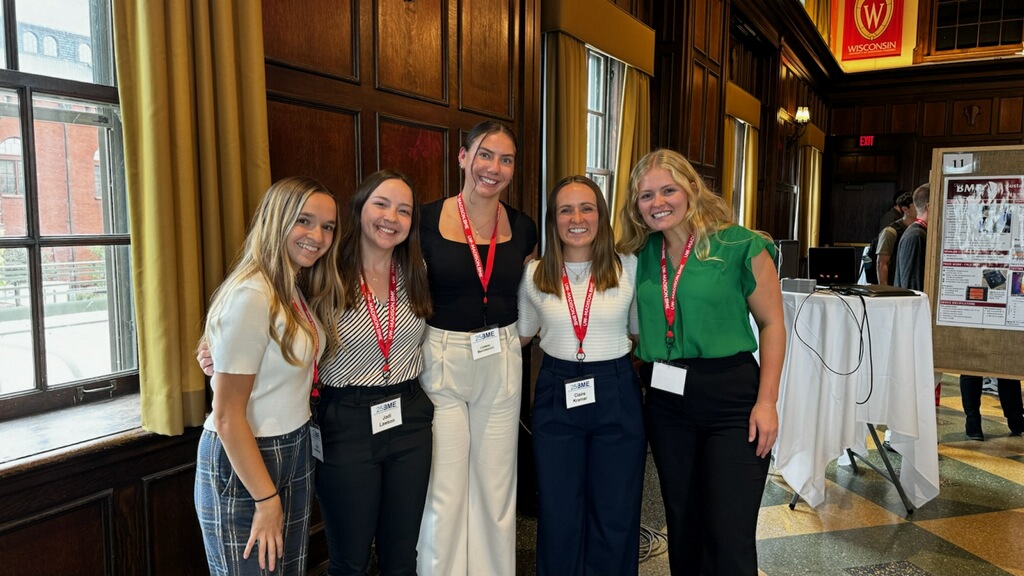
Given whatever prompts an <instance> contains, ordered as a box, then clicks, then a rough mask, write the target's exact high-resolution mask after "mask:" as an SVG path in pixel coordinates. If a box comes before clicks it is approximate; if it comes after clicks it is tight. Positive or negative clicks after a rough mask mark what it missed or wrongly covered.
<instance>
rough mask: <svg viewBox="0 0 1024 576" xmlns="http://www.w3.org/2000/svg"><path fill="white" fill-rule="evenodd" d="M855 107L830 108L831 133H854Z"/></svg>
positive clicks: (855, 131)
mask: <svg viewBox="0 0 1024 576" xmlns="http://www.w3.org/2000/svg"><path fill="white" fill-rule="evenodd" d="M856 114H857V109H856V108H835V109H833V110H832V134H856V133H857V130H856V128H855V127H856V125H857V124H856V122H855V119H856V117H857V116H856Z"/></svg>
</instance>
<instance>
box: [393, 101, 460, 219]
mask: <svg viewBox="0 0 1024 576" xmlns="http://www.w3.org/2000/svg"><path fill="white" fill-rule="evenodd" d="M377 151H378V157H377V163H378V167H379V168H393V169H398V170H399V171H401V172H402V173H404V174H405V175H406V176H407V177H408V178H409V180H410V181H411V182H412V184H413V187H414V189H415V191H416V196H417V198H418V199H419V201H420V202H429V201H431V200H437V199H439V198H444V197H445V195H446V194H445V191H446V190H448V172H447V170H446V167H447V166H448V164H449V162H448V158H447V156H448V155H447V151H448V131H447V130H446V129H445V128H443V127H439V126H429V125H425V124H420V123H416V122H411V121H408V120H403V119H399V118H392V117H388V116H385V115H379V116H378V118H377Z"/></svg>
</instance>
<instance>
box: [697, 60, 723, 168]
mask: <svg viewBox="0 0 1024 576" xmlns="http://www.w3.org/2000/svg"><path fill="white" fill-rule="evenodd" d="M720 85H721V82H719V78H718V75H717V74H714V73H709V74H708V90H707V111H708V112H707V115H706V122H705V123H704V125H703V127H704V130H703V131H704V154H702V155H701V156H702V158H703V159H704V165H705V166H711V167H715V166H718V133H719V131H718V126H719V125H721V124H722V123H723V121H722V119H721V115H720V114H719V106H718V103H719V98H720V95H721V94H722V93H723V91H722V90H721V88H720Z"/></svg>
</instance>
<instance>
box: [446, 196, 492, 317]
mask: <svg viewBox="0 0 1024 576" xmlns="http://www.w3.org/2000/svg"><path fill="white" fill-rule="evenodd" d="M455 202H456V204H458V206H459V219H460V220H462V232H463V233H464V234H465V235H466V243H467V244H469V252H470V254H472V255H473V264H474V265H476V275H477V278H480V285H481V286H483V288H484V305H486V304H487V285H488V284H490V282H491V272H493V271H494V252H495V250H494V246H495V245H496V244H497V243H498V222H500V221H501V203H500V202H499V203H498V213H497V215H496V216H495V217H494V232H493V233H492V234H491V245H490V249H489V250H488V251H487V268H486V269H485V268H484V266H483V263H482V262H481V261H480V251H479V250H477V248H476V240H475V239H474V238H473V227H472V226H471V225H470V223H469V216H468V215H467V214H466V203H465V202H464V201H463V200H462V194H459V195H458V196H456V197H455Z"/></svg>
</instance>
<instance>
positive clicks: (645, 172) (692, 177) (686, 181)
mask: <svg viewBox="0 0 1024 576" xmlns="http://www.w3.org/2000/svg"><path fill="white" fill-rule="evenodd" d="M620 221H621V222H622V226H623V229H622V236H621V239H620V242H619V245H618V250H619V252H621V253H632V254H636V256H637V275H636V282H637V290H636V298H637V311H638V316H639V324H640V344H639V346H638V348H637V350H636V354H637V355H638V356H639V357H640V359H641V360H643V361H644V362H647V363H650V367H649V368H650V385H651V388H650V389H649V390H648V393H647V396H646V400H645V406H644V411H645V419H646V424H647V436H648V438H649V440H650V443H651V451H652V453H653V455H654V462H655V465H656V466H657V467H658V475H659V477H660V479H661V492H662V498H663V499H664V502H665V511H666V518H667V521H668V539H669V564H670V567H671V571H672V573H673V574H705V575H706V574H728V575H739V574H751V575H752V574H756V573H757V549H756V537H755V536H756V535H755V533H756V528H757V513H758V509H759V507H760V502H761V495H762V492H763V491H764V484H765V480H766V478H767V474H768V455H769V453H770V452H771V448H772V445H773V444H774V443H775V436H776V433H777V431H778V414H777V413H776V410H775V402H776V400H777V398H778V389H779V377H780V375H781V372H782V362H783V356H784V353H785V337H786V334H785V328H784V327H783V316H782V293H781V291H780V289H779V282H778V277H777V276H776V272H775V267H774V265H773V263H772V256H773V255H774V252H775V246H774V245H773V244H772V243H771V241H769V240H768V239H766V238H765V237H763V236H762V235H760V234H757V233H755V232H751V231H750V230H747V229H746V228H743V227H741V226H737V225H735V224H733V223H732V222H731V216H730V210H729V207H728V205H726V203H725V202H724V201H723V200H722V199H721V198H720V197H719V196H717V195H715V194H714V193H713V192H711V190H709V189H708V187H707V185H705V184H704V182H703V180H702V179H701V177H700V175H699V174H698V173H697V171H696V170H694V168H693V166H691V165H690V163H689V162H687V161H686V159H685V158H683V156H682V155H680V154H679V153H678V152H674V151H671V150H657V151H654V152H651V153H650V154H648V155H647V156H645V157H644V158H642V159H641V160H640V162H639V163H638V164H637V165H636V167H634V168H633V172H632V174H631V175H630V181H629V199H628V200H627V202H626V204H625V206H624V207H623V209H622V214H621V220H620ZM750 315H753V317H754V320H755V322H756V323H757V327H758V331H759V333H760V334H759V336H760V343H761V347H760V360H761V363H760V365H758V363H757V360H755V358H754V356H753V352H755V351H757V350H758V339H756V338H755V336H754V333H753V329H752V328H751V324H750V319H749V316H750Z"/></svg>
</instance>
